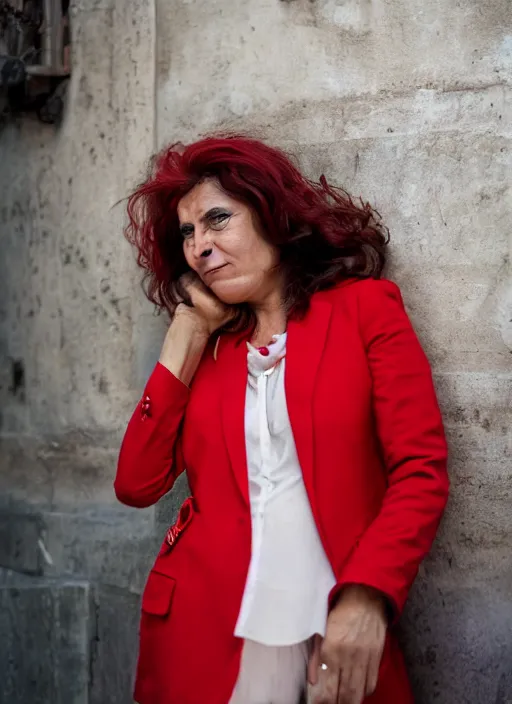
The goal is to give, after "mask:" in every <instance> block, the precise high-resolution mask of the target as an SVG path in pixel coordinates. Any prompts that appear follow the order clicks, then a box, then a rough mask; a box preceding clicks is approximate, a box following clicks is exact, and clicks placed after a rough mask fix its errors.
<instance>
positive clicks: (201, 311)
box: [159, 273, 235, 386]
mask: <svg viewBox="0 0 512 704" xmlns="http://www.w3.org/2000/svg"><path fill="white" fill-rule="evenodd" d="M181 283H182V284H183V286H184V288H185V289H186V291H187V293H188V295H189V296H190V299H191V301H192V307H191V306H188V305H186V304H185V303H179V304H178V306H177V307H176V310H175V311H174V316H173V319H172V323H171V325H170V327H169V330H168V331H167V335H166V336H165V340H164V344H163V346H162V351H161V353H160V359H159V361H160V364H163V365H164V367H167V369H168V370H169V371H170V372H172V373H173V374H174V376H176V377H177V378H178V379H181V381H182V382H183V383H184V384H186V385H187V386H189V385H190V383H191V382H192V379H193V377H194V374H195V373H196V370H197V367H198V366H199V362H200V361H201V357H202V355H203V352H204V349H205V347H206V345H207V343H208V338H209V337H210V335H211V334H212V333H213V332H215V330H218V328H220V327H222V326H223V325H225V324H226V323H227V322H228V321H229V320H231V318H232V317H233V316H234V314H235V309H234V308H233V307H231V306H226V305H224V303H222V301H219V299H218V298H217V297H216V296H214V295H213V293H212V292H211V291H210V290H209V289H208V288H207V287H206V286H205V285H204V284H203V282H202V281H201V280H200V279H199V277H198V276H197V275H196V274H193V273H190V274H186V275H185V276H184V277H183V278H182V281H181Z"/></svg>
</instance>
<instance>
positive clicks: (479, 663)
mask: <svg viewBox="0 0 512 704" xmlns="http://www.w3.org/2000/svg"><path fill="white" fill-rule="evenodd" d="M155 22H156V24H155ZM155 26H156V27H157V31H156V33H155ZM73 33H74V59H73V65H74V69H73V79H72V84H71V91H70V95H69V105H68V111H67V118H66V121H65V124H64V125H63V127H62V128H61V130H60V131H56V130H54V129H52V128H47V127H44V126H41V125H39V124H37V123H34V122H30V121H28V120H23V121H22V123H20V124H19V125H17V126H15V127H12V128H10V129H8V130H7V131H5V132H4V133H3V134H2V135H0V153H1V155H2V163H3V164H4V168H3V169H2V170H1V172H0V192H1V193H2V204H1V205H2V209H0V219H1V223H0V227H1V233H2V243H3V245H4V257H3V259H2V261H1V262H0V267H1V270H0V309H1V313H0V354H1V356H2V365H1V372H0V375H1V378H0V387H1V388H0V394H1V402H2V416H3V429H2V431H1V432H2V460H1V461H2V467H1V469H2V471H1V473H0V495H2V496H3V499H2V502H3V517H2V520H1V521H0V530H1V531H2V535H8V536H9V538H8V539H4V540H2V539H1V538H0V565H1V566H3V567H5V568H8V569H9V570H10V571H9V572H7V573H6V575H5V578H4V580H3V581H1V582H0V596H1V598H2V603H3V604H5V605H6V606H7V610H6V613H8V614H10V615H11V616H10V620H8V621H7V624H14V626H16V624H22V625H23V624H29V623H30V622H31V618H32V617H31V615H30V614H31V612H30V611H29V609H28V606H24V605H23V604H26V600H27V597H26V596H25V595H26V594H27V593H29V592H27V590H30V589H32V590H34V592H33V593H34V594H36V595H37V596H36V597H34V603H44V604H46V606H45V608H44V609H41V610H40V611H41V612H42V613H44V614H47V613H50V611H51V610H53V612H55V609H57V608H63V609H65V613H69V614H76V617H75V616H73V618H76V619H77V621H78V623H79V627H78V626H77V628H76V629H74V630H73V632H72V633H69V634H68V639H69V646H68V648H69V649H70V650H71V651H72V656H70V663H71V664H70V665H69V671H76V672H77V677H76V690H73V691H72V693H71V694H70V691H71V690H70V689H69V686H70V685H69V682H68V681H67V679H66V678H65V677H62V678H61V679H62V681H60V682H59V681H57V680H58V678H57V680H56V678H55V677H54V678H53V679H52V678H50V677H49V676H47V680H46V681H47V685H46V687H47V690H46V691H47V692H51V696H50V694H48V696H49V697H50V698H49V699H47V700H45V699H44V697H43V698H41V697H40V700H41V702H42V701H52V702H53V701H56V702H58V701H66V703H68V702H70V703H71V704H75V703H76V704H78V703H80V704H82V702H88V703H90V702H94V704H104V703H105V702H107V701H108V702H109V703H110V702H111V703H113V704H116V703H119V704H128V702H130V701H131V699H130V695H129V690H130V675H129V674H128V673H129V672H131V670H132V664H133V657H134V651H135V636H136V622H137V600H138V596H137V595H138V594H139V593H140V589H141V586H142V583H143V580H144V576H145V572H146V570H147V568H148V566H149V562H150V561H151V559H152V556H153V554H154V552H155V550H156V545H157V543H158V541H159V539H160V536H161V534H162V532H163V525H164V524H166V522H167V521H168V520H169V516H170V514H172V512H173V507H174V505H175V504H176V503H177V502H178V501H179V499H180V494H182V493H183V491H185V490H186V487H185V486H184V485H183V484H182V485H181V486H180V489H179V490H178V491H177V493H176V494H175V495H174V496H172V497H171V498H170V502H163V504H162V505H160V506H159V507H158V508H157V510H156V511H152V510H147V511H142V512H136V511H130V510H127V509H123V508H122V507H119V506H117V505H116V504H115V502H114V499H113V496H112V492H111V480H112V476H113V472H114V458H115V454H116V452H117V446H118V442H119V439H120V433H121V430H122V426H123V424H124V423H125V421H126V418H127V415H128V413H129V410H130V408H131V405H132V403H133V402H134V400H135V398H136V397H137V395H138V391H139V389H140V386H141V384H142V383H143V380H144V378H145V377H146V376H147V374H148V373H149V371H150V368H151V366H152V364H153V362H154V359H155V357H156V354H157V352H158V349H159V345H160V341H161V337H162V333H163V329H164V321H162V320H158V319H155V318H154V317H153V316H152V313H151V309H150V308H149V307H148V306H146V305H145V304H144V302H143V299H142V295H141V293H140V289H139V287H138V284H137V278H136V276H134V269H133V264H132V260H131V256H130V253H129V251H128V248H127V247H125V246H124V245H123V242H122V239H121V237H120V228H121V223H122V212H121V208H117V209H116V208H114V209H112V205H113V204H114V203H115V202H116V201H117V200H118V199H120V198H122V197H123V196H124V195H126V192H127V190H128V189H129V187H131V186H132V185H133V183H135V182H136V181H137V180H138V178H139V175H140V174H141V167H142V165H143V163H144V161H145V160H146V158H147V156H148V155H149V154H150V153H151V151H152V150H153V148H154V145H155V144H156V145H158V146H161V145H163V144H165V143H166V142H169V141H175V140H178V139H179V140H182V141H188V140H192V139H195V138H197V137H198V136H199V135H200V134H203V133H205V132H209V131H212V130H217V129H232V130H241V131H244V132H248V133H251V134H254V135H256V136H260V137H263V138H266V139H268V140H269V141H271V142H274V143H276V144H279V145H281V146H284V147H285V148H287V149H289V150H290V151H292V152H294V153H295V154H297V156H298V158H299V161H300V163H301V165H302V166H303V167H304V168H305V169H306V171H307V172H308V174H310V175H311V176H313V177H318V176H319V175H320V174H321V173H325V175H326V176H327V177H328V178H329V179H332V180H333V181H334V182H337V183H338V184H340V185H344V186H345V187H346V188H347V189H348V190H350V191H351V192H353V193H355V194H356V195H359V194H361V195H363V196H364V197H366V198H368V199H370V200H371V201H372V203H373V204H375V205H376V206H377V207H378V209H379V210H380V212H381V214H382V215H383V217H384V219H385V221H386V222H387V223H388V224H389V226H390V229H391V232H392V242H393V247H392V262H391V266H390V270H389V274H390V276H391V277H392V278H394V279H395V280H396V281H397V282H398V283H399V284H400V285H401V286H402V289H403V293H404V297H405V300H406V303H407V305H408V308H409V311H410V314H411V316H412V318H413V320H414V323H415V325H416V328H417V330H418V332H419V334H420V336H421V339H422V341H423V343H424V346H425V348H426V349H427V352H428V354H429V356H430V359H431V360H432V363H433V366H434V371H435V378H436V383H437V387H438V390H439V396H440V401H441V404H442V407H443V410H444V414H445V418H446V424H447V430H448V434H449V441H450V446H451V476H452V480H453V494H452V500H451V504H450V508H449V511H448V514H447V517H446V520H445V522H444V525H443V529H442V534H441V536H440V540H439V541H438V544H437V546H436V549H435V551H434V553H433V554H432V556H431V557H430V558H429V559H428V560H427V561H426V563H425V565H424V567H423V569H422V572H421V576H420V579H419V580H418V582H417V585H416V587H415V589H414V590H413V594H412V598H411V601H410V605H409V608H408V611H407V613H406V616H405V619H404V638H405V642H406V646H407V652H408V658H409V661H410V664H411V672H412V675H413V680H414V685H415V689H416V692H417V698H418V702H419V703H420V704H431V703H433V702H436V703H441V704H445V703H446V704H454V703H456V704H464V703H465V702H468V703H471V704H491V703H492V704H506V702H508V701H511V700H512V566H511V558H510V555H511V554H512V537H511V536H512V532H511V530H510V516H511V515H512V505H511V488H510V487H511V474H512V470H511V456H512V447H511V445H512V442H511V437H512V435H511V430H510V428H511V423H510V420H511V418H510V408H511V400H512V399H511V397H512V383H511V380H512V374H511V360H512V356H511V351H512V327H511V325H510V320H511V318H512V314H511V313H512V290H511V277H510V247H511V235H510V233H511V231H512V215H511V213H512V208H511V205H512V198H511V189H510V185H511V178H510V174H511V166H512V158H511V150H510V131H511V128H510V125H511V118H512V107H511V106H512V103H511V82H512V14H511V13H510V7H509V0H488V2H486V3H479V2H476V1H475V0H469V1H468V2H465V3H461V2H458V0H442V1H441V0H427V1H426V2H425V0H423V1H420V0H391V1H389V0H387V1H384V0H261V1H259V2H255V1H251V0H238V1H237V2H232V1H231V0H194V1H191V0H174V2H172V3H169V2H167V1H164V0H158V1H157V2H156V8H154V7H153V3H152V2H151V0H147V2H143V3H139V2H135V0H130V1H129V2H128V1H125V2H121V0H96V1H95V2H92V1H91V2H89V3H88V2H86V1H85V0H80V2H79V3H77V4H76V13H75V16H74V24H73ZM155 88H156V92H155ZM155 105H156V109H155ZM5 165H8V168H6V167H5ZM22 372H23V373H22ZM169 504H170V505H169ZM22 573H24V574H22ZM27 575H30V576H27ZM27 580H28V582H27ZM70 580H71V583H70ZM70 584H71V586H70ZM13 590H14V591H13ZM18 594H19V595H18ZM24 599H25V601H23V600H24ZM37 600H39V601H37ZM64 603H65V606H62V604H64ZM18 604H22V606H21V607H20V606H18ZM59 605H61V606H59ZM63 613H64V611H63ZM14 626H13V627H14ZM37 628H38V629H40V632H41V633H44V634H45V635H44V638H46V640H47V641H48V642H57V641H58V640H59V633H58V631H56V630H55V626H54V624H53V622H52V621H51V620H49V621H48V622H47V623H45V622H44V621H43V623H42V624H41V623H39V624H38V626H37ZM52 629H53V630H52ZM2 630H3V627H2ZM40 638H43V636H40ZM11 642H12V643H13V645H12V649H13V650H14V651H15V652H17V653H19V652H20V651H21V650H26V648H27V647H28V642H29V641H23V640H18V641H16V640H14V641H11ZM0 656H1V653H0ZM0 661H1V659H0ZM86 662H89V663H91V673H92V679H89V678H88V677H86V678H85V680H84V673H83V671H82V670H81V668H82V666H83V664H84V663H86ZM33 666H34V665H33V661H31V660H29V661H28V665H27V666H26V667H25V669H23V670H22V671H21V672H22V675H23V676H22V675H20V671H19V670H16V668H15V667H11V668H10V669H9V670H8V679H6V680H5V681H6V682H9V683H10V684H9V687H10V689H9V690H7V689H5V688H4V692H3V695H4V699H5V701H6V702H7V704H14V703H15V702H16V704H19V703H20V702H23V703H24V702H26V701H31V702H32V701H38V700H37V699H36V698H35V697H34V696H33V690H32V694H31V695H30V696H32V699H30V698H29V699H27V697H29V695H28V694H26V693H27V692H30V691H31V690H30V683H29V684H27V683H26V681H25V680H26V678H25V673H26V672H28V673H29V679H30V672H31V668H33ZM49 667H50V666H49V665H47V666H46V670H44V671H45V672H46V673H47V671H48V668H49ZM43 669H44V665H43ZM58 671H59V672H63V671H64V670H63V669H62V668H61V669H60V670H58ZM16 673H18V674H17V675H16ZM47 674H48V673H47ZM16 676H18V680H16ZM24 682H25V683H24ZM52 687H53V689H52ZM0 691H1V690H0ZM6 692H8V694H6ZM16 692H18V694H16ZM24 697H25V698H24ZM0 698H1V695H0Z"/></svg>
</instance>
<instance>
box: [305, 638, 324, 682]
mask: <svg viewBox="0 0 512 704" xmlns="http://www.w3.org/2000/svg"><path fill="white" fill-rule="evenodd" d="M321 644H322V638H321V637H320V636H319V635H316V636H315V639H314V641H313V650H312V651H311V655H310V656H309V661H308V682H309V684H311V685H315V684H316V683H317V682H318V669H319V667H320V664H321V663H320V646H321Z"/></svg>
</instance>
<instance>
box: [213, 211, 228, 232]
mask: <svg viewBox="0 0 512 704" xmlns="http://www.w3.org/2000/svg"><path fill="white" fill-rule="evenodd" d="M229 217H230V215H229V213H218V214H217V215H212V216H211V217H210V226H211V227H212V228H213V229H214V230H219V229H220V228H221V227H223V226H224V225H226V223H227V221H228V218H229Z"/></svg>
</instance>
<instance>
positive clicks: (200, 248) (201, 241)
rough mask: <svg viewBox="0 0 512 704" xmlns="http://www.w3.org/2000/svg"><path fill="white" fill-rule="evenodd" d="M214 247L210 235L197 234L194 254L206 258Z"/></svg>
mask: <svg viewBox="0 0 512 704" xmlns="http://www.w3.org/2000/svg"><path fill="white" fill-rule="evenodd" d="M212 250H213V247H212V243H211V241H210V238H209V237H204V236H202V235H199V237H198V236H197V235H196V237H195V239H194V256H195V257H196V258H197V259H199V258H202V259H206V258H207V257H209V256H210V254H211V253H212Z"/></svg>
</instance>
